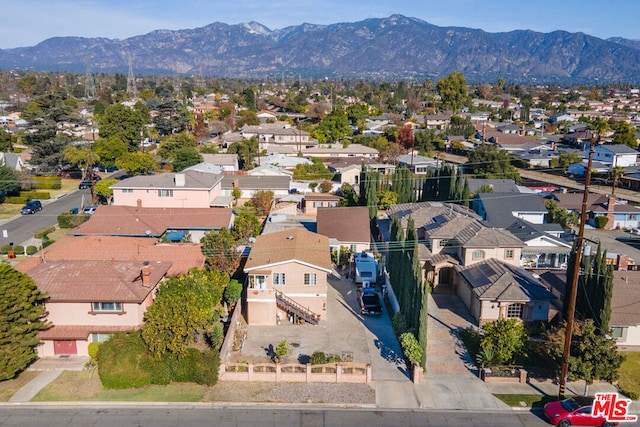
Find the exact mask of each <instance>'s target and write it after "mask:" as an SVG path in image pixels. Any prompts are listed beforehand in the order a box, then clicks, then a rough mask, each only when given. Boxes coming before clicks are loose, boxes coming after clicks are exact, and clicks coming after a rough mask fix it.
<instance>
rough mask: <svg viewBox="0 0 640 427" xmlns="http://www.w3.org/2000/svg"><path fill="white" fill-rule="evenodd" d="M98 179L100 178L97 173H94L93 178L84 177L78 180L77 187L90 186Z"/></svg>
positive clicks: (81, 188) (84, 187)
mask: <svg viewBox="0 0 640 427" xmlns="http://www.w3.org/2000/svg"><path fill="white" fill-rule="evenodd" d="M100 179H101V178H100V176H99V175H95V176H94V177H93V178H84V179H83V180H82V181H80V184H79V185H78V189H80V190H84V189H86V188H91V186H93V185H96V182H98V181H100Z"/></svg>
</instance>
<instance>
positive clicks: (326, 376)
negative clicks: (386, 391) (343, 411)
mask: <svg viewBox="0 0 640 427" xmlns="http://www.w3.org/2000/svg"><path fill="white" fill-rule="evenodd" d="M218 378H219V380H220V381H258V382H301V383H304V382H306V383H313V382H318V383H367V384H368V383H370V382H371V365H368V364H364V363H355V362H340V363H326V364H322V365H311V364H300V363H282V364H281V363H277V364H276V363H222V364H221V365H220V372H219V375H218Z"/></svg>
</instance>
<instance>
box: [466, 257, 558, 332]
mask: <svg viewBox="0 0 640 427" xmlns="http://www.w3.org/2000/svg"><path fill="white" fill-rule="evenodd" d="M455 272H456V274H455V278H454V287H455V290H456V294H457V295H458V296H459V297H460V299H461V300H462V301H463V302H464V304H465V305H466V306H467V308H468V309H469V311H470V312H471V315H472V316H473V317H474V318H475V320H476V321H477V322H478V325H480V326H481V325H483V324H485V323H487V322H492V321H495V320H498V319H520V320H522V321H524V322H534V321H545V322H546V321H548V320H549V306H550V303H551V301H553V300H555V299H556V297H555V295H553V294H552V293H551V292H550V291H548V290H547V288H546V287H545V286H544V285H543V284H542V283H541V282H540V281H539V280H538V279H536V278H534V277H533V276H532V275H531V274H529V273H528V272H526V271H525V270H523V269H521V268H518V267H514V266H513V265H509V264H506V263H503V262H500V261H498V260H495V259H488V260H486V261H483V262H480V263H476V264H473V265H471V266H456V267H455Z"/></svg>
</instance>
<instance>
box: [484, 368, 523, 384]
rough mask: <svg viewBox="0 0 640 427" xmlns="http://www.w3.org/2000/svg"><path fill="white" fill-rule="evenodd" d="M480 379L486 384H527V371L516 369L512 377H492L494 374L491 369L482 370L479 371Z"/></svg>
mask: <svg viewBox="0 0 640 427" xmlns="http://www.w3.org/2000/svg"><path fill="white" fill-rule="evenodd" d="M479 374H480V379H482V381H484V382H485V383H526V382H527V381H528V379H527V375H528V373H527V371H526V370H524V369H515V373H513V374H512V375H510V376H502V375H492V374H493V372H492V371H491V369H489V368H482V369H480V371H479Z"/></svg>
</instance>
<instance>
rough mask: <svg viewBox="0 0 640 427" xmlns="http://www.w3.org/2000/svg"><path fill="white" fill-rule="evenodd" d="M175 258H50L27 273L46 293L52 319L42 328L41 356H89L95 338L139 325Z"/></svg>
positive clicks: (99, 339)
mask: <svg viewBox="0 0 640 427" xmlns="http://www.w3.org/2000/svg"><path fill="white" fill-rule="evenodd" d="M170 267H171V263H170V262H155V263H153V264H151V263H147V262H131V261H109V260H104V261H95V260H94V261H49V262H47V263H42V264H40V265H38V266H36V267H34V268H33V269H30V270H29V271H27V272H26V274H28V275H29V276H31V278H32V279H33V281H34V282H35V284H36V286H37V287H38V289H40V290H41V291H42V292H44V293H45V294H47V299H46V301H45V307H46V312H47V318H46V320H48V321H49V322H51V323H52V325H53V326H51V327H50V328H49V329H47V330H44V331H40V332H39V333H38V337H39V338H40V344H39V345H38V355H40V356H41V357H47V356H49V357H51V356H57V355H65V354H72V355H76V354H77V355H80V356H86V355H88V346H89V343H92V342H102V341H105V340H107V339H108V338H109V336H110V335H111V334H113V333H114V332H118V331H124V330H134V329H138V328H140V326H141V325H142V324H143V322H144V314H145V312H146V311H147V308H148V307H149V306H150V305H151V304H152V302H153V299H154V295H155V292H156V289H157V287H158V285H159V284H160V282H161V281H162V280H163V278H164V277H165V275H166V273H167V271H168V270H169V268H170Z"/></svg>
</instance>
